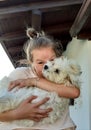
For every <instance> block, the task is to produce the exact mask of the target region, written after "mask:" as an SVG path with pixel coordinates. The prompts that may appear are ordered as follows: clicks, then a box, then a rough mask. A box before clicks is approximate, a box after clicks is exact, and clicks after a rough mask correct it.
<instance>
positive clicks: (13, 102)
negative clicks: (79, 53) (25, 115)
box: [0, 57, 81, 126]
mask: <svg viewBox="0 0 91 130" xmlns="http://www.w3.org/2000/svg"><path fill="white" fill-rule="evenodd" d="M42 72H43V75H44V77H45V78H47V79H48V80H50V81H52V82H56V83H60V84H61V83H62V84H64V85H66V86H69V85H70V86H72V87H73V85H74V86H78V87H79V86H80V80H79V77H80V74H81V69H80V66H79V65H77V64H76V63H75V62H74V61H72V60H68V59H67V58H64V57H63V58H56V59H55V60H54V61H48V62H47V63H46V64H45V65H44V67H43V71H42ZM10 80H11V79H9V78H8V77H4V78H3V79H2V80H1V81H0V112H4V111H7V110H10V109H14V108H16V107H17V106H18V105H19V104H20V103H21V102H22V101H23V100H24V99H26V98H28V97H29V96H30V95H37V96H38V98H37V99H35V100H34V102H37V101H39V100H41V99H43V98H44V97H50V100H49V101H48V102H47V103H45V104H44V105H42V106H41V108H48V107H52V108H53V111H52V112H50V113H49V116H48V117H47V118H45V119H43V120H42V121H41V122H39V124H52V123H54V122H55V121H56V120H58V119H59V118H62V116H63V115H64V113H65V110H66V109H67V108H68V107H69V99H67V98H62V97H59V96H58V94H57V93H55V92H48V91H45V90H42V89H39V88H37V87H29V88H27V87H24V88H21V89H19V90H18V91H15V90H16V88H15V89H13V90H12V91H10V92H8V91H7V87H8V85H9V83H10ZM12 123H16V124H18V125H20V126H33V125H34V124H35V122H34V121H31V120H18V121H12Z"/></svg>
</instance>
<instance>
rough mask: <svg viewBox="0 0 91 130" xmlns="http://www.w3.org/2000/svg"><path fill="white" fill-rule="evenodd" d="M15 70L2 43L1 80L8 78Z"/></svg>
mask: <svg viewBox="0 0 91 130" xmlns="http://www.w3.org/2000/svg"><path fill="white" fill-rule="evenodd" d="M13 70H14V66H13V64H12V63H11V61H10V60H9V58H8V56H7V54H6V52H5V51H4V49H3V47H2V45H1V43H0V79H2V78H3V77H4V76H8V75H9V74H10V72H12V71H13Z"/></svg>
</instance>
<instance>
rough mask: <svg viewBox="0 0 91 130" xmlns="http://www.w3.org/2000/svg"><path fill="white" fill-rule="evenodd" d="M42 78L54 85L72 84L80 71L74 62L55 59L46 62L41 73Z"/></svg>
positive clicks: (65, 59)
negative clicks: (54, 83)
mask: <svg viewBox="0 0 91 130" xmlns="http://www.w3.org/2000/svg"><path fill="white" fill-rule="evenodd" d="M42 73H43V75H44V77H45V78H46V79H48V80H50V81H53V82H56V83H65V82H67V81H68V82H70V83H73V81H72V80H76V77H77V76H80V74H81V69H80V66H79V65H77V64H76V63H75V62H74V61H72V60H68V59H67V58H56V59H54V60H53V61H48V62H47V63H46V64H45V65H44V67H43V71H42Z"/></svg>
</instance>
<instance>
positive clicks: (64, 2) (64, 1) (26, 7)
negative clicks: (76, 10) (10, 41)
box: [0, 0, 83, 18]
mask: <svg viewBox="0 0 91 130" xmlns="http://www.w3.org/2000/svg"><path fill="white" fill-rule="evenodd" d="M82 1H83V0H70V1H68V0H61V1H59V0H55V1H42V2H30V4H29V3H28V4H22V5H18V6H12V7H5V8H4V7H3V8H0V18H3V17H4V15H6V14H14V13H19V12H26V11H31V10H36V9H44V8H54V7H57V8H58V7H62V6H69V5H76V4H82Z"/></svg>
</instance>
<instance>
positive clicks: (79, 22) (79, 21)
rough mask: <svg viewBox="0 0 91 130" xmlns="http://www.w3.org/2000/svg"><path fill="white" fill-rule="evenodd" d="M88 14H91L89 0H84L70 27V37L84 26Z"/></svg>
mask: <svg viewBox="0 0 91 130" xmlns="http://www.w3.org/2000/svg"><path fill="white" fill-rule="evenodd" d="M90 14H91V0H84V2H83V4H82V6H81V9H80V10H79V12H78V15H77V17H76V19H75V21H74V23H73V25H72V27H71V29H70V35H71V37H75V36H77V34H78V33H79V32H80V30H81V29H82V27H83V26H84V24H85V22H86V20H87V18H88V17H89V15H90Z"/></svg>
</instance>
